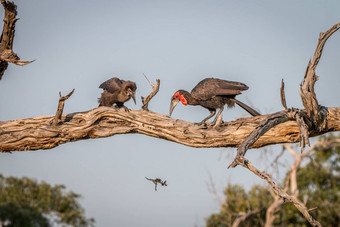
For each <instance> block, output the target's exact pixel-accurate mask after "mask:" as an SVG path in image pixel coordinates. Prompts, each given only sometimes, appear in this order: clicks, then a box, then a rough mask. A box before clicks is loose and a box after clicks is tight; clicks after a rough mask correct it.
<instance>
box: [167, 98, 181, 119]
mask: <svg viewBox="0 0 340 227" xmlns="http://www.w3.org/2000/svg"><path fill="white" fill-rule="evenodd" d="M178 102H179V99H175V98H174V97H172V98H171V103H170V109H169V115H170V116H171V114H172V111H173V110H174V109H175V107H176V105H177V104H178Z"/></svg>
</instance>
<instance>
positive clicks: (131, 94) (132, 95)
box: [129, 90, 136, 105]
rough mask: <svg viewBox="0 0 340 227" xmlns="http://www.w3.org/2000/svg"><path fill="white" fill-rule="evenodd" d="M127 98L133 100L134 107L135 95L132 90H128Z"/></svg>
mask: <svg viewBox="0 0 340 227" xmlns="http://www.w3.org/2000/svg"><path fill="white" fill-rule="evenodd" d="M129 96H130V97H131V98H132V99H133V101H134V103H135V105H136V95H135V92H133V91H132V90H129Z"/></svg>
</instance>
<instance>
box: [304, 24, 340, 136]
mask: <svg viewBox="0 0 340 227" xmlns="http://www.w3.org/2000/svg"><path fill="white" fill-rule="evenodd" d="M339 28H340V22H339V23H337V24H335V25H334V26H333V27H331V28H330V29H329V30H328V31H326V32H321V33H320V36H319V42H318V45H317V47H316V50H315V53H314V57H313V59H312V60H310V61H309V62H308V65H307V68H306V73H305V76H304V80H303V83H302V84H301V86H300V95H301V99H302V103H303V106H304V107H305V109H306V111H307V114H308V116H309V117H310V118H311V119H312V121H313V126H314V128H315V129H316V130H320V131H321V130H323V129H324V128H325V127H327V123H326V121H325V119H326V115H327V111H325V108H323V107H322V106H320V105H319V103H318V100H317V98H316V94H315V92H314V84H315V82H316V81H317V80H318V76H316V74H315V69H316V67H317V65H318V63H319V60H320V58H321V54H322V50H323V47H324V45H325V43H326V41H327V39H328V38H329V37H330V36H331V35H332V34H333V33H334V32H336V31H337V30H338V29H339Z"/></svg>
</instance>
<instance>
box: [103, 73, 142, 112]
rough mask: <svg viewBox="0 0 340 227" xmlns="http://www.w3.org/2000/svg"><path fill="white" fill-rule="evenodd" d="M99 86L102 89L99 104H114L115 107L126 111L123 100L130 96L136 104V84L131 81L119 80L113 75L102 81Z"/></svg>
mask: <svg viewBox="0 0 340 227" xmlns="http://www.w3.org/2000/svg"><path fill="white" fill-rule="evenodd" d="M99 88H102V89H103V90H104V91H103V93H102V95H101V97H100V98H99V99H98V102H99V106H112V105H113V104H116V105H117V107H119V108H121V107H123V108H124V109H125V110H126V111H128V108H127V107H125V106H124V102H126V101H128V100H129V99H130V98H132V99H133V101H134V102H135V104H136V96H135V91H136V89H137V86H136V84H135V83H134V82H132V81H125V80H120V79H118V78H117V77H113V78H111V79H109V80H107V81H105V82H104V83H102V84H101V85H100V86H99Z"/></svg>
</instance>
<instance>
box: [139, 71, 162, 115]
mask: <svg viewBox="0 0 340 227" xmlns="http://www.w3.org/2000/svg"><path fill="white" fill-rule="evenodd" d="M143 75H144V77H145V78H146V80H147V81H148V82H149V84H150V85H151V87H152V92H151V93H150V94H149V95H148V96H147V97H146V98H144V97H143V96H142V102H143V106H142V109H143V110H145V111H149V109H148V105H149V102H150V100H151V99H152V98H153V97H154V96H155V95H156V94H157V92H158V91H159V85H160V80H159V79H157V80H156V84H153V83H151V82H150V80H149V79H148V77H147V76H146V75H145V74H144V73H143Z"/></svg>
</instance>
